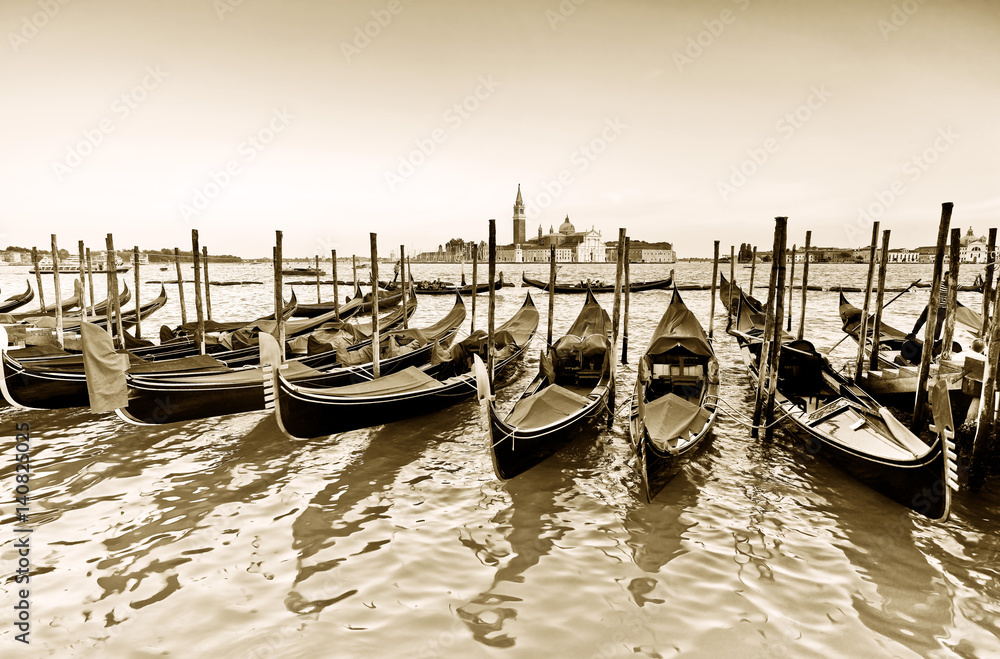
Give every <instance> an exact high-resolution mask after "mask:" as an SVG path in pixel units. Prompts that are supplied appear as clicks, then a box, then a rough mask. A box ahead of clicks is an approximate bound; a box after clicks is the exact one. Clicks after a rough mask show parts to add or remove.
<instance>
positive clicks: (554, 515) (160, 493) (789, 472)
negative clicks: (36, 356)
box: [0, 263, 1000, 659]
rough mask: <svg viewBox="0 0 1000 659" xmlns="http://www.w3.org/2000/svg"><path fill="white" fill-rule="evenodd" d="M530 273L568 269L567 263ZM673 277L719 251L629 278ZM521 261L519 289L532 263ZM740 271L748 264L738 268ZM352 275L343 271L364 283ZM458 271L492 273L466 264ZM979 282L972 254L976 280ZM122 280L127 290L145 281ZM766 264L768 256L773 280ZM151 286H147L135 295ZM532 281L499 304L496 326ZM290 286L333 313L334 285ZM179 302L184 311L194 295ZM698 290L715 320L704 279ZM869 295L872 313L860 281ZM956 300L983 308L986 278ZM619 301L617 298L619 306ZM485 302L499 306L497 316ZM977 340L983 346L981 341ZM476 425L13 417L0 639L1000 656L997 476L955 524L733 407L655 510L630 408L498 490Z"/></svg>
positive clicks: (687, 278)
mask: <svg viewBox="0 0 1000 659" xmlns="http://www.w3.org/2000/svg"><path fill="white" fill-rule="evenodd" d="M328 265H329V264H327V267H328ZM525 267H526V269H527V272H528V274H529V276H534V277H537V278H541V279H547V278H548V267H547V266H544V265H528V266H525ZM383 268H385V270H386V271H387V272H389V273H390V276H391V267H389V266H383ZM671 268H674V269H675V270H676V274H677V279H678V281H679V282H681V283H707V282H708V281H709V279H710V273H711V264H710V263H678V264H676V265H670V266H667V265H635V266H633V268H632V277H633V279H634V280H644V279H654V278H660V277H663V276H665V275H666V273H667V272H668V271H669V270H670V269H671ZM187 269H188V271H189V270H190V266H188V267H187ZM500 269H501V270H503V271H504V272H505V275H506V279H507V280H508V282H510V281H512V280H513V281H515V282H517V284H516V285H519V282H520V271H521V266H520V265H519V264H518V265H516V266H515V265H511V264H506V265H501V267H500ZM723 269H724V272H726V274H727V276H728V271H729V266H728V265H725V266H723ZM459 270H460V268H459V266H458V265H432V264H423V265H421V264H418V265H415V266H414V272H415V275H416V276H417V278H421V279H423V278H434V277H441V278H443V279H451V280H454V281H457V280H458V279H459V277H460V274H459ZM866 270H867V268H866V267H865V266H863V265H857V266H854V265H815V264H814V265H813V266H812V267H811V271H810V283H812V284H819V285H824V286H829V285H832V284H837V283H841V282H842V283H844V284H845V285H855V286H860V285H862V283H863V279H864V277H865V274H866ZM269 272H270V268H269V266H267V265H215V264H213V266H212V279H223V280H260V281H268V280H269ZM345 272H349V268H347V267H344V266H343V265H341V267H340V274H341V276H342V277H343V278H349V275H346V276H345V275H344V273H345ZM465 272H466V276H467V277H471V267H469V266H466V269H465ZM749 272H750V271H749V270H748V269H745V268H743V267H742V266H737V272H736V275H737V280H738V281H739V282H740V283H742V284H744V285H745V284H746V281H747V279H748V277H749ZM976 272H977V271H976V270H975V269H974V267H973V266H969V267H967V268H964V269H963V272H962V281H963V282H971V280H972V279H973V278H974V277H975V274H976ZM26 273H27V267H10V266H9V267H6V268H3V269H0V288H2V291H3V292H2V296H0V297H4V298H6V297H7V296H8V295H11V294H14V293H16V292H21V291H22V290H23V288H24V283H23V281H24V279H25V278H26V277H27V276H28V275H27V274H26ZM141 274H142V280H143V281H144V282H145V281H147V280H150V279H160V278H162V279H167V278H171V277H172V276H173V266H172V265H171V269H170V271H169V272H161V271H160V270H159V266H158V265H156V264H153V265H149V266H144V267H143V269H142V273H141ZM800 274H801V266H798V267H797V268H796V275H795V276H796V279H798V278H799V277H800ZM126 277H128V278H129V281H130V285H131V281H132V273H131V272H130V273H128V274H127V275H126ZM587 277H591V278H602V279H605V280H607V281H612V280H613V278H614V266H613V265H610V264H599V265H583V264H578V265H573V264H567V265H564V266H562V267H561V269H560V280H566V281H578V280H580V279H584V278H587ZM766 277H767V266H766V265H765V266H764V268H763V270H760V269H759V270H758V271H757V273H756V278H757V289H758V290H759V285H760V282H761V281H764V280H766ZM918 277H923V278H924V279H925V280H929V279H930V266H926V265H919V266H918V265H913V266H893V267H892V268H890V270H889V285H891V286H892V285H904V286H905V285H906V284H908V283H910V282H911V281H913V280H915V279H917V278H918ZM480 278H481V280H483V281H485V280H486V274H485V268H482V271H481V273H480ZM32 279H33V276H32ZM49 280H50V281H49V282H48V285H51V277H50V278H49ZM64 281H69V279H68V278H67V279H65V280H64ZM98 286H99V287H101V292H103V284H98ZM331 288H332V287H324V289H323V291H324V292H323V294H324V298H326V297H328V296H329V295H330V294H331ZM67 290H69V289H68V286H67ZM158 290H159V287H158V286H156V287H155V290H154V286H152V285H145V284H144V285H143V291H142V294H141V297H142V299H143V300H149V299H151V298H152V297H153V296H154V295H155V294H156V292H158ZM527 290H529V289H525V288H519V287H514V288H504V289H502V290H500V291H499V292H498V299H497V312H496V313H497V319H498V321H497V322H498V323H499V322H502V321H503V320H505V319H506V318H508V317H510V315H511V314H512V313H513V312H514V311H515V310H516V309H517V308H518V307H519V305H520V304H521V302H522V300H523V299H524V295H525V293H526V292H527ZM530 290H531V294H532V296H533V297H534V299H535V301H536V303H537V305H538V307H539V311H540V312H541V321H540V324H539V334H538V336H536V338H535V340H534V342H533V344H532V346H531V348H530V350H529V354H528V357H527V359H526V360H525V363H524V364H523V366H522V367H520V369H519V371H518V372H517V373H516V377H515V378H514V382H513V383H512V384H511V385H510V386H508V387H506V388H504V389H502V390H501V391H500V392H499V394H498V402H499V405H500V407H501V408H502V409H504V410H506V409H508V408H509V405H510V404H511V401H512V400H513V399H514V398H515V397H516V396H517V395H518V394H519V393H520V391H521V390H522V389H523V388H524V386H526V385H527V383H528V382H529V381H530V380H531V378H532V376H533V374H534V372H535V369H536V368H537V363H538V351H539V349H540V348H541V347H542V345H543V341H544V333H545V327H546V323H547V300H546V294H545V293H544V292H542V291H538V290H535V289H530ZM296 291H297V294H298V297H299V299H300V300H302V301H304V302H312V301H315V294H316V291H315V287H309V286H302V287H296ZM288 292H289V291H288V290H286V296H287V295H288ZM168 294H169V295H170V302H169V303H168V305H167V307H165V308H164V309H162V310H160V311H159V312H157V313H156V314H155V315H154V316H153V317H152V318H151V319H150V320H148V321H146V323H144V332H143V333H144V335H147V336H148V335H150V334H154V335H155V333H156V331H157V330H158V328H159V325H161V324H168V325H173V324H176V323H177V322H178V321H179V316H180V314H179V307H178V304H177V300H176V297H177V296H176V286H173V287H170V286H168ZM346 294H347V291H346V290H344V289H342V293H341V295H346ZM50 295H51V293H50ZM211 295H212V309H213V317H214V318H216V319H220V320H223V319H225V320H228V319H234V318H236V319H239V318H247V319H250V318H254V317H256V316H259V315H263V314H265V313H268V312H269V311H270V305H271V304H272V302H271V300H272V297H271V286H270V285H269V284H265V285H251V286H243V287H212V289H211ZM799 295H800V294H799V292H797V291H796V293H795V295H794V300H795V302H794V321H795V323H796V326H797V323H798V318H799ZM892 295H894V294H892ZM99 297H101V296H100V295H99ZM186 297H187V301H188V305H189V318H191V317H193V287H192V286H191V285H189V286H188V289H187V296H186ZM667 297H668V294H667V292H666V291H653V292H646V293H641V294H636V295H634V296H632V298H631V302H630V318H629V321H628V335H629V364H628V365H626V366H622V367H620V369H619V371H618V400H619V401H627V400H628V397H629V396H630V395H631V390H632V387H633V385H634V378H635V368H634V366H635V362H636V358H637V357H638V355H640V354H641V352H642V351H643V349H644V347H645V345H646V343H647V342H648V340H649V337H650V334H651V332H652V330H653V328H654V327H655V326H656V323H657V322H658V320H659V318H660V315H661V314H662V312H663V309H664V305H665V303H666V301H667ZM683 297H684V299H685V301H686V302H687V303H688V305H689V306H690V307H691V308H692V309H693V310H694V311H695V313H696V314H697V315H698V317H699V318H700V319H701V320H702V322H703V324H704V325H705V326H706V329H707V326H708V316H709V311H708V309H709V293H708V292H707V291H691V292H685V293H683ZM849 297H851V299H852V300H853V301H854V302H855V303H856V304H859V305H860V303H861V301H862V300H861V297H862V296H861V294H853V295H851V296H849ZM927 297H928V291H927V289H919V290H918V292H911V293H908V294H906V295H904V296H903V297H902V298H901V299H899V300H898V301H897V302H895V303H893V304H892V306H890V307H889V308H888V309H887V310H886V318H885V319H886V322H888V323H890V324H893V325H896V326H897V327H900V328H902V329H905V330H907V331H908V330H909V329H910V327H911V326H912V323H913V321H914V320H915V317H916V315H917V313H918V312H919V311H920V309H921V308H922V306H923V304H925V303H926V300H927ZM49 299H51V298H49ZM888 299H891V298H887V300H888ZM960 299H961V300H962V301H964V302H965V303H966V304H968V305H969V306H972V307H974V308H977V306H978V305H979V304H980V296H978V295H977V294H975V293H962V294H960ZM599 300H600V302H601V303H602V304H603V305H605V306H606V308H607V309H608V310H609V311H610V309H611V306H612V297H611V296H610V295H602V296H599ZM467 301H468V298H467ZM419 302H420V306H419V310H418V312H417V315H416V316H415V318H414V320H413V323H412V324H413V325H414V326H421V325H426V324H430V323H432V322H433V321H435V320H436V319H438V318H439V317H440V316H441V315H443V314H444V313H445V311H446V310H447V309H448V308H450V306H451V304H452V299H451V298H449V297H447V296H441V297H438V296H421V297H420V299H419ZM582 303H583V297H582V296H571V295H560V296H557V298H556V307H555V308H556V311H555V333H556V336H559V335H560V332H561V331H564V330H566V329H567V328H568V327H569V325H570V324H571V323H572V321H573V320H574V318H575V317H576V315H577V313H578V312H579V309H580V306H581V305H582ZM808 305H809V306H808V314H807V317H808V322H807V325H806V334H807V337H808V338H811V339H812V340H813V341H814V343H815V344H816V345H817V346H819V347H823V348H828V347H829V346H831V345H833V344H834V343H836V342H837V341H838V340H839V339H840V338H841V337H842V335H843V334H842V332H841V331H840V323H839V318H838V316H837V294H836V293H829V292H810V294H809V301H808ZM486 307H487V298H486V296H481V297H479V298H478V301H477V310H476V312H477V313H476V326H477V327H479V328H484V327H485V325H486ZM723 318H724V314H723V312H722V310H721V305H717V306H716V337H717V340H716V344H715V345H716V350H717V353H718V356H719V360H720V363H721V366H722V371H721V376H722V389H721V395H722V397H723V398H724V399H726V400H727V401H728V402H729V403H731V404H732V405H734V406H736V407H737V408H738V409H741V410H742V411H743V412H747V411H748V410H749V408H750V396H749V394H750V392H749V386H748V379H747V377H746V375H745V372H744V368H743V366H742V362H741V360H740V357H739V354H738V351H737V349H736V344H735V341H734V340H733V339H732V338H731V337H729V336H727V335H726V334H725V332H724V328H723V327H720V326H719V323H720V322H722V320H723ZM468 329H469V327H468V322H467V323H466V326H465V328H464V329H463V333H467V332H468ZM959 339H960V340H961V341H963V342H964V344H965V345H968V343H969V336H968V334H967V333H966V332H964V331H963V332H961V333H960V335H959ZM855 351H856V346H855V344H854V343H853V342H852V341H849V340H848V341H844V342H843V343H841V344H840V346H839V347H838V348H837V350H836V351H835V352H834V353H833V355H832V361H833V363H834V364H835V365H838V366H839V365H841V364H843V363H846V362H848V361H849V360H851V359H852V358H853V357H854V355H855ZM623 405H624V403H623ZM477 415H478V407H477V404H476V402H475V401H474V400H470V401H466V402H464V403H462V404H459V405H457V406H455V407H453V408H451V409H448V410H444V411H442V412H439V413H435V414H429V415H426V416H422V417H419V418H415V419H412V420H409V421H405V422H400V423H395V424H391V425H386V426H375V427H373V428H370V429H365V430H359V431H355V432H350V433H345V434H342V435H335V436H331V437H322V438H318V439H313V440H291V439H288V438H286V437H284V436H282V435H281V434H280V432H279V431H278V430H277V427H276V426H275V423H274V422H273V420H272V419H271V418H269V417H267V416H265V415H264V413H256V414H244V415H236V416H229V417H219V418H214V419H207V420H203V421H195V422H188V423H179V424H174V425H168V426H162V427H151V428H150V427H136V426H130V425H128V424H126V423H124V422H122V421H120V420H119V419H118V418H117V417H115V416H113V415H99V416H95V415H91V414H90V413H89V412H88V411H87V410H84V409H74V410H58V411H51V412H49V411H31V412H16V411H13V410H11V409H10V408H3V409H2V410H0V420H2V421H3V428H4V433H5V434H4V438H5V439H4V443H3V446H4V450H3V458H2V459H3V462H2V463H0V489H2V491H3V496H2V500H3V506H2V507H0V510H2V511H3V520H2V521H3V523H2V525H0V534H2V536H0V543H2V544H0V547H2V553H0V559H2V563H3V566H4V574H5V577H4V580H3V586H2V588H0V591H2V602H3V603H4V611H5V613H4V614H3V616H0V621H2V622H0V644H2V647H3V651H2V654H3V655H4V656H24V657H153V656H176V657H203V656H211V657H362V656H363V657H383V656H384V657H398V656H406V657H438V656H440V657H543V656H565V657H624V656H639V657H678V656H681V657H719V656H733V657H751V658H761V659H764V658H770V657H793V656H794V657H990V656H998V655H1000V623H998V620H1000V582H998V574H1000V560H998V552H1000V538H998V534H997V532H998V530H1000V520H997V519H996V518H997V516H998V514H1000V497H998V495H997V493H996V489H995V486H994V488H993V489H991V490H988V491H986V492H984V493H982V494H978V495H972V494H966V493H961V494H959V495H957V496H956V498H955V505H954V509H953V514H952V519H951V520H950V521H949V522H947V523H945V524H935V523H932V522H929V521H928V520H926V519H924V518H922V517H920V516H918V515H916V514H915V513H911V512H909V511H908V510H906V509H904V508H902V507H901V506H899V505H896V504H895V503H893V502H891V501H889V500H888V499H885V498H884V497H882V496H881V495H879V494H876V493H875V492H873V491H872V490H870V489H868V488H866V487H864V486H862V485H860V484H858V483H856V482H855V481H854V480H852V479H851V478H850V477H849V476H847V475H845V474H844V473H842V472H840V471H838V470H837V469H836V468H834V467H832V466H830V465H828V464H827V463H825V462H823V461H821V460H819V459H816V458H814V457H811V456H809V455H807V454H805V453H804V452H802V451H797V450H795V447H796V446H797V444H796V443H795V440H794V439H793V438H791V437H790V436H789V435H787V434H786V433H784V432H783V431H779V432H778V433H777V434H776V439H775V440H774V441H773V443H765V442H764V441H762V440H754V439H751V438H750V436H749V433H748V432H747V431H746V430H745V429H744V428H743V427H742V426H741V425H739V424H738V423H737V422H736V420H734V419H733V418H731V417H730V416H727V415H725V414H723V415H720V418H719V421H718V424H717V426H716V428H715V431H714V437H713V438H712V439H711V441H710V442H709V443H708V445H707V446H706V448H705V449H704V451H703V452H702V453H701V454H700V456H699V457H698V458H697V459H696V460H694V462H693V463H692V464H691V465H690V466H689V467H688V468H687V469H686V470H684V471H683V472H682V473H681V474H680V475H678V476H677V478H676V479H674V480H673V481H672V482H671V483H670V484H669V485H668V486H667V487H666V489H664V490H663V492H662V493H661V494H660V495H659V496H658V497H657V499H656V500H655V501H654V502H653V503H652V504H647V503H646V502H645V501H644V498H643V495H642V494H641V493H640V492H639V489H638V482H639V481H638V478H637V476H636V474H635V472H634V466H635V460H634V457H633V454H632V451H631V449H630V447H629V443H628V438H627V436H626V428H625V425H624V424H623V423H622V421H621V419H619V420H618V422H617V423H616V424H615V426H614V428H613V429H611V430H607V429H602V430H600V431H595V432H589V433H584V434H581V435H580V437H579V438H578V439H577V440H576V441H575V442H574V443H573V444H572V445H571V446H570V447H569V448H568V449H567V450H566V451H564V452H563V453H561V454H559V455H557V456H555V457H554V458H552V459H550V460H549V461H547V462H546V463H544V464H542V465H540V466H539V467H537V468H535V469H533V470H531V471H530V472H528V473H527V474H525V475H523V476H521V477H519V478H517V479H515V480H513V481H510V482H507V483H500V482H498V481H497V480H496V479H495V477H494V475H493V472H492V468H491V464H490V459H489V456H488V454H487V452H486V449H485V433H484V432H483V430H481V428H480V425H479V420H478V416H477ZM14 423H28V424H30V428H31V431H30V432H31V439H30V442H31V459H32V464H33V467H34V472H33V474H32V481H31V488H32V495H33V497H34V498H33V500H32V501H31V503H30V507H31V514H30V521H29V527H30V528H32V529H33V532H32V534H31V536H30V542H31V554H30V558H31V563H32V573H31V580H30V602H31V625H32V627H31V645H30V646H22V645H21V644H20V643H17V642H15V641H14V638H13V636H14V634H15V633H16V630H14V628H13V609H12V608H11V607H12V606H13V603H14V602H15V601H16V596H17V590H18V589H19V588H23V587H24V586H18V585H16V584H15V583H14V582H13V577H12V574H13V566H14V565H15V564H16V560H17V551H16V549H15V548H14V541H15V534H14V532H13V529H14V528H15V523H14V517H13V496H14V494H13V491H14V487H15V484H14V468H13V464H14V457H13V456H14ZM14 651H16V654H15V653H14Z"/></svg>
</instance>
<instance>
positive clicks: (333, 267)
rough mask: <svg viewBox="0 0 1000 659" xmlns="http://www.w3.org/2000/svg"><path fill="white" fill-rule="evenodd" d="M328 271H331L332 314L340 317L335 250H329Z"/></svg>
mask: <svg viewBox="0 0 1000 659" xmlns="http://www.w3.org/2000/svg"><path fill="white" fill-rule="evenodd" d="M330 272H331V273H333V315H334V316H336V317H337V319H338V320H339V319H340V290H339V288H338V284H337V250H335V249H332V250H330Z"/></svg>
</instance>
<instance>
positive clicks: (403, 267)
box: [399, 245, 409, 329]
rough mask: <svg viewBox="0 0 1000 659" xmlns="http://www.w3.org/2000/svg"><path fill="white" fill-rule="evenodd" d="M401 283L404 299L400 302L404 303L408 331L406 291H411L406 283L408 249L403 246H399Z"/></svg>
mask: <svg viewBox="0 0 1000 659" xmlns="http://www.w3.org/2000/svg"><path fill="white" fill-rule="evenodd" d="M399 281H400V286H401V287H402V288H401V289H400V290H401V291H402V295H403V297H402V298H400V302H402V303H403V329H407V327H408V326H407V324H406V291H407V289H409V286H407V283H409V282H407V281H406V248H405V247H404V246H402V245H400V246H399Z"/></svg>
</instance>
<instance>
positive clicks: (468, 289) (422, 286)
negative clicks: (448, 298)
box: [413, 272, 504, 295]
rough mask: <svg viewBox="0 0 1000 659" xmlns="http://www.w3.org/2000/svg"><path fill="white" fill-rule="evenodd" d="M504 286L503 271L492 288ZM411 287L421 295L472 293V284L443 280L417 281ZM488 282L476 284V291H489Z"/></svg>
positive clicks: (498, 288)
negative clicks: (452, 282)
mask: <svg viewBox="0 0 1000 659" xmlns="http://www.w3.org/2000/svg"><path fill="white" fill-rule="evenodd" d="M503 286H504V281H503V273H502V272H501V273H500V276H499V277H497V280H496V281H495V282H494V283H493V290H497V291H498V290H500V289H501V288H503ZM413 289H414V290H415V291H416V292H417V293H419V294H421V295H453V294H454V293H459V294H461V295H472V284H468V285H466V284H463V285H462V286H455V285H453V284H452V285H449V284H446V283H444V282H426V281H418V282H416V283H415V284H414V287H413ZM489 291H490V283H489V282H486V283H484V284H476V293H489Z"/></svg>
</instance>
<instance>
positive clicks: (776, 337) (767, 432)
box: [764, 218, 788, 440]
mask: <svg viewBox="0 0 1000 659" xmlns="http://www.w3.org/2000/svg"><path fill="white" fill-rule="evenodd" d="M775 219H776V220H784V221H783V222H782V223H781V226H780V229H781V245H780V246H779V248H778V254H777V259H776V261H777V263H778V280H777V282H776V284H775V290H774V325H773V326H772V331H773V332H774V334H773V336H772V339H771V356H770V362H771V365H770V367H768V370H767V373H768V384H767V399H766V400H765V407H764V409H765V414H764V422H765V424H766V427H765V429H764V439H766V440H770V439H772V438H773V437H774V425H773V423H774V398H775V392H776V391H777V388H778V362H779V361H780V359H781V324H782V323H781V319H782V317H783V314H784V310H785V308H784V303H785V300H784V298H785V295H784V291H785V244H786V242H787V240H788V225H787V222H788V218H775Z"/></svg>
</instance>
